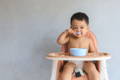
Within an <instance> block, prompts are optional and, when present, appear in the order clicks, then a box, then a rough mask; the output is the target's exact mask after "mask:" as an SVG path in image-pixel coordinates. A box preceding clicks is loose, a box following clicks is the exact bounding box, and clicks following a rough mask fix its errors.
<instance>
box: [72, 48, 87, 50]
mask: <svg viewBox="0 0 120 80" xmlns="http://www.w3.org/2000/svg"><path fill="white" fill-rule="evenodd" d="M70 50H88V49H87V48H70Z"/></svg>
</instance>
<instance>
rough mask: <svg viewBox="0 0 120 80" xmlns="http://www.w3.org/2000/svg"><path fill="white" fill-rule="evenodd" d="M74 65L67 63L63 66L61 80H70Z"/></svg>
mask: <svg viewBox="0 0 120 80" xmlns="http://www.w3.org/2000/svg"><path fill="white" fill-rule="evenodd" d="M75 66H76V65H75V64H74V63H72V62H68V63H66V64H65V66H64V69H63V72H62V75H61V77H62V80H71V79H72V73H73V71H74V68H75Z"/></svg>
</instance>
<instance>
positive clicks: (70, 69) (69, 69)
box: [63, 62, 76, 72]
mask: <svg viewBox="0 0 120 80" xmlns="http://www.w3.org/2000/svg"><path fill="white" fill-rule="evenodd" d="M75 66H76V65H75V64H74V63H72V62H68V63H66V64H65V66H64V69H63V72H73V71H74V68H75Z"/></svg>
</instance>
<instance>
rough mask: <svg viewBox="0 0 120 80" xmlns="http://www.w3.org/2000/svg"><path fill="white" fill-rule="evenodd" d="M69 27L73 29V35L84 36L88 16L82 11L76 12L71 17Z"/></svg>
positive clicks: (86, 29)
mask: <svg viewBox="0 0 120 80" xmlns="http://www.w3.org/2000/svg"><path fill="white" fill-rule="evenodd" d="M70 24H71V28H72V29H73V31H75V34H76V35H74V36H76V37H80V36H84V35H85V34H86V32H87V31H88V25H89V17H88V16H87V15H86V14H85V13H82V12H77V13H75V14H73V15H72V17H71V23H70Z"/></svg>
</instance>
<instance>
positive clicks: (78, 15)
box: [70, 12, 89, 24]
mask: <svg viewBox="0 0 120 80" xmlns="http://www.w3.org/2000/svg"><path fill="white" fill-rule="evenodd" d="M74 19H76V20H81V21H82V20H85V22H86V23H87V24H89V17H88V16H87V15H86V14H85V13H82V12H77V13H74V14H73V15H72V17H71V21H70V23H71V24H72V21H73V20H74Z"/></svg>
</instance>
